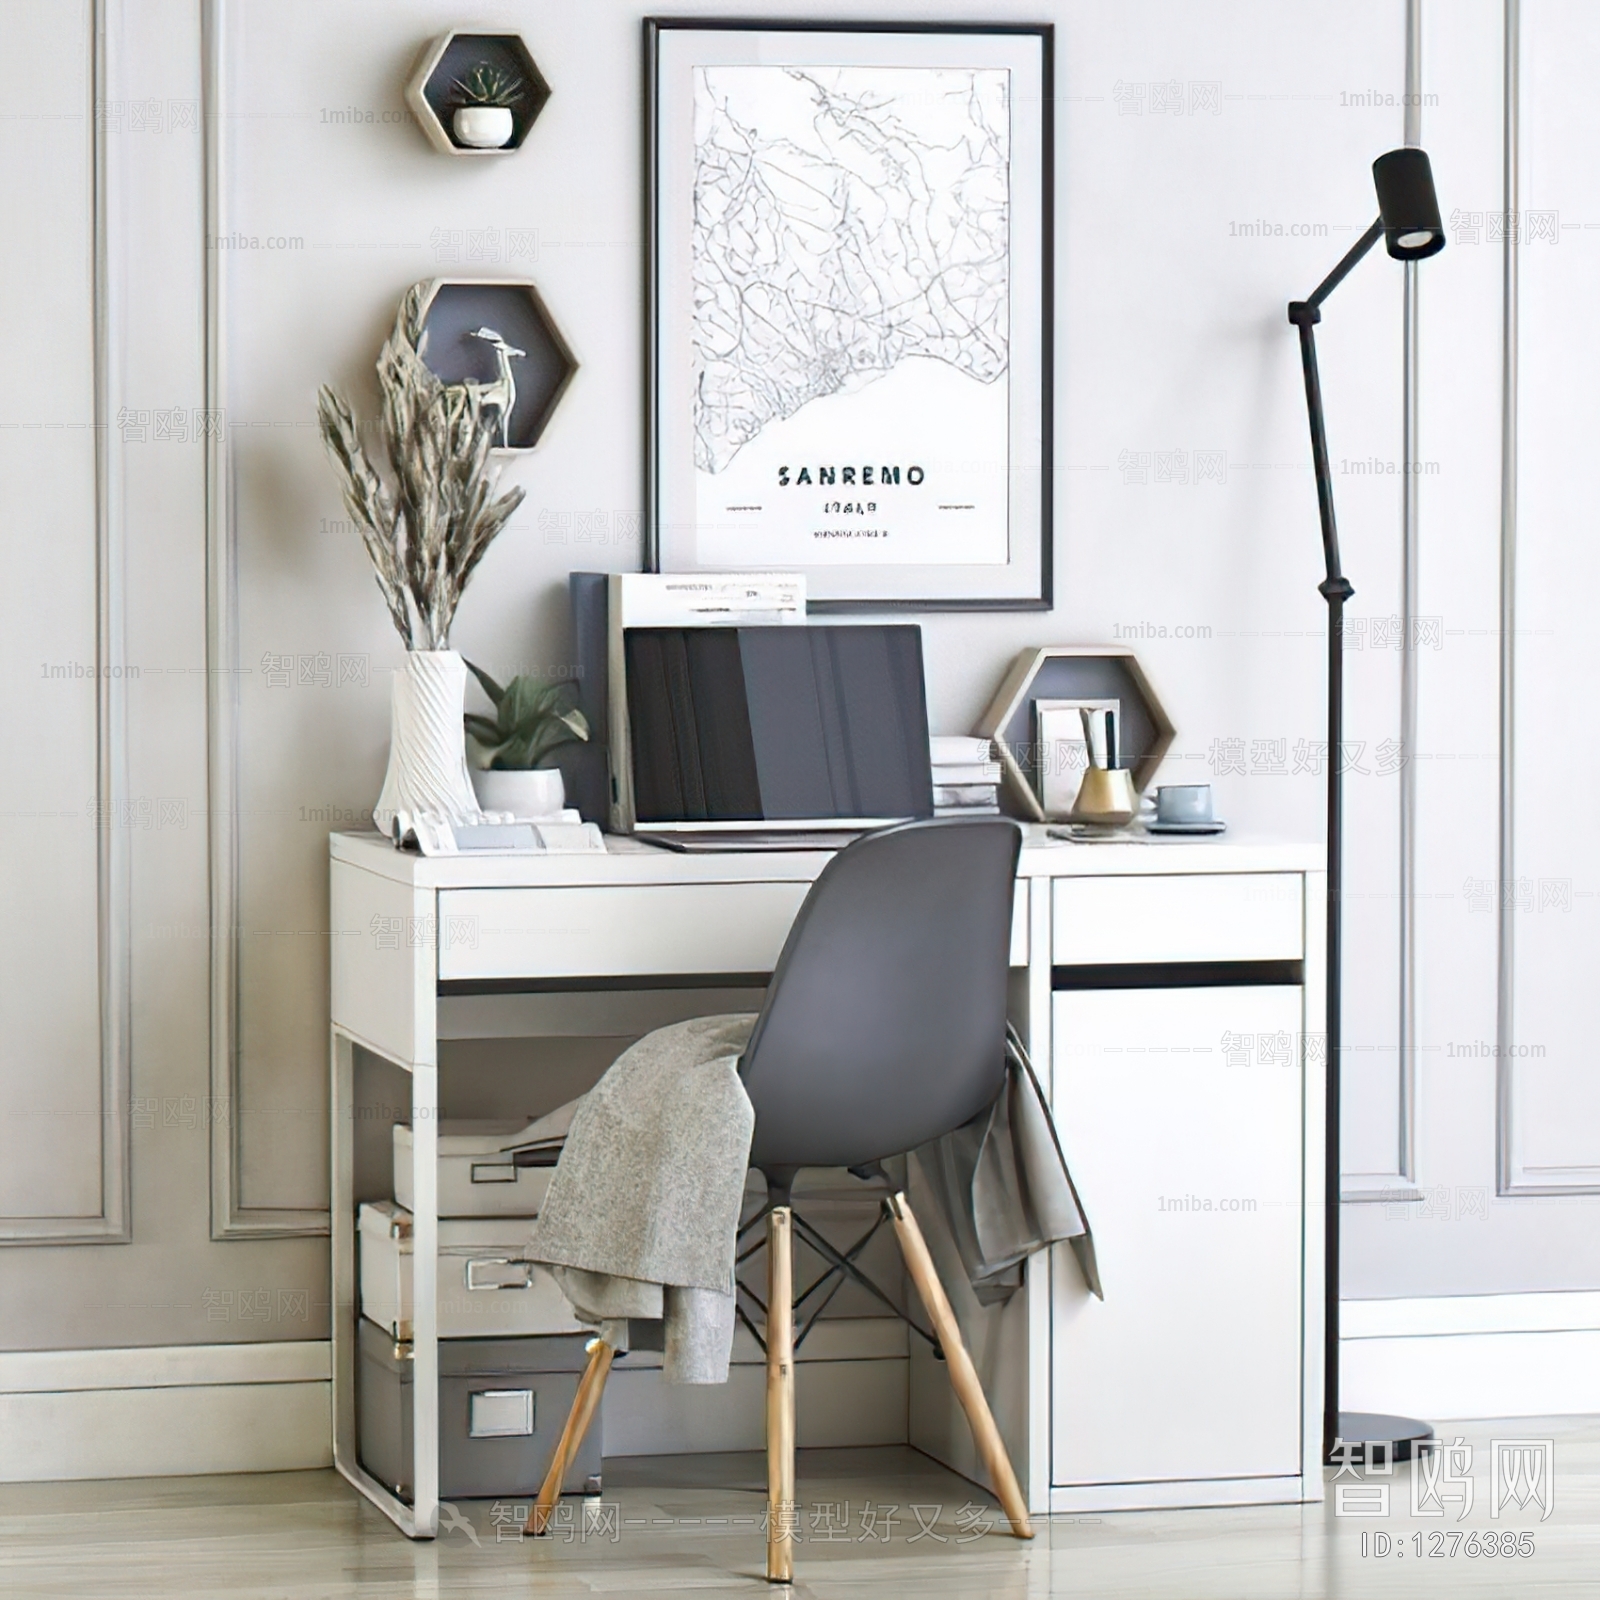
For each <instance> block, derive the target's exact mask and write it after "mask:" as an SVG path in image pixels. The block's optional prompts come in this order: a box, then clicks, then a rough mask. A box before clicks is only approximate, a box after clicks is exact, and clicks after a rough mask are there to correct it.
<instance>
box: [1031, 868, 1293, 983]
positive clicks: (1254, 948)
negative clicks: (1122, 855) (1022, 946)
mask: <svg viewBox="0 0 1600 1600" xmlns="http://www.w3.org/2000/svg"><path fill="white" fill-rule="evenodd" d="M1054 892H1055V899H1054V903H1053V905H1052V908H1051V919H1050V920H1051V940H1050V960H1051V962H1052V964H1053V965H1055V966H1058V967H1061V966H1076V965H1079V964H1083V963H1088V964H1095V965H1099V964H1103V963H1107V962H1129V963H1145V962H1164V961H1170V962H1190V961H1298V960H1301V959H1302V958H1303V957H1304V955H1305V907H1304V900H1303V896H1304V889H1303V882H1302V879H1301V876H1300V874H1299V873H1297V872H1250V873H1245V872H1233V873H1192V874H1182V875H1179V874H1176V873H1174V874H1172V875H1171V876H1165V875H1160V876H1158V875H1152V876H1149V877H1142V876H1141V877H1131V876H1130V877H1125V878H1059V879H1057V880H1056V883H1055V886H1054Z"/></svg>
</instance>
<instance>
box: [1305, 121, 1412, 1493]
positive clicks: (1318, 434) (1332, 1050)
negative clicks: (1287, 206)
mask: <svg viewBox="0 0 1600 1600" xmlns="http://www.w3.org/2000/svg"><path fill="white" fill-rule="evenodd" d="M1372 177H1373V182H1374V183H1375V184H1376V185H1377V189H1378V220H1377V221H1376V222H1374V223H1373V224H1372V226H1371V227H1370V228H1368V229H1367V231H1366V232H1365V233H1364V234H1362V235H1361V237H1360V238H1359V239H1357V240H1356V242H1355V244H1354V245H1352V246H1351V248H1350V250H1349V251H1348V252H1347V253H1346V255H1345V257H1344V259H1343V260H1342V261H1341V262H1340V263H1339V264H1338V266H1336V267H1335V268H1334V269H1333V271H1332V272H1330V273H1329V274H1328V276H1327V277H1326V278H1324V279H1323V280H1322V282H1321V283H1319V284H1318V285H1317V287H1316V288H1315V289H1314V290H1313V291H1312V293H1311V297H1310V298H1309V299H1307V300H1291V301H1290V302H1289V320H1290V321H1291V322H1292V323H1293V324H1294V325H1295V327H1297V328H1298V329H1299V330H1300V360H1301V364H1302V366H1303V367H1304V368H1305V378H1306V408H1307V410H1308V411H1309V412H1310V414H1311V461H1312V465H1313V466H1314V467H1315V469H1316V475H1317V510H1318V512H1319V513H1320V514H1321V517H1322V556H1323V560H1324V562H1325V563H1326V565H1327V569H1328V573H1327V576H1326V577H1325V578H1324V579H1323V580H1322V582H1321V583H1320V584H1318V586H1317V588H1318V592H1319V593H1320V594H1321V595H1322V597H1323V599H1324V600H1326V601H1327V602H1328V1020H1327V1028H1326V1034H1327V1041H1326V1044H1327V1068H1328V1108H1327V1118H1328V1126H1327V1173H1326V1181H1327V1190H1326V1202H1327V1224H1326V1226H1327V1243H1326V1261H1325V1271H1326V1274H1327V1278H1326V1298H1327V1322H1326V1325H1325V1329H1324V1334H1323V1369H1324V1376H1323V1383H1324V1387H1323V1403H1322V1454H1323V1459H1324V1460H1325V1461H1326V1460H1330V1459H1332V1457H1333V1454H1334V1450H1335V1447H1336V1445H1337V1444H1338V1443H1339V1442H1341V1441H1342V1442H1343V1444H1344V1445H1345V1446H1346V1447H1348V1448H1349V1452H1350V1453H1349V1456H1348V1457H1346V1459H1352V1460H1355V1461H1357V1462H1361V1461H1366V1460H1370V1459H1374V1458H1378V1459H1381V1454H1380V1453H1381V1452H1382V1450H1383V1447H1384V1446H1385V1445H1387V1446H1388V1457H1389V1459H1390V1460H1394V1461H1404V1460H1406V1459H1408V1458H1409V1457H1410V1456H1411V1455H1412V1453H1413V1452H1414V1451H1416V1450H1419V1449H1426V1448H1427V1447H1428V1443H1429V1441H1431V1440H1432V1438H1433V1429H1432V1428H1430V1427H1429V1426H1428V1425H1427V1423H1425V1422H1417V1421H1414V1420H1413V1419H1411V1418H1409V1417H1387V1416H1380V1415H1377V1414H1375V1413H1372V1412H1364V1411H1341V1410H1340V1409H1339V1205H1340V1195H1341V1188H1342V1185H1341V1183H1340V1176H1341V1174H1340V1170H1339V1077H1340V1067H1341V1062H1340V1058H1339V1005H1340V988H1341V984H1340V978H1341V975H1342V967H1341V951H1340V938H1339V934H1340V919H1341V915H1342V910H1343V896H1342V890H1343V882H1342V876H1343V874H1342V867H1343V863H1342V860H1341V847H1342V840H1341V833H1342V828H1343V822H1344V796H1343V789H1344V762H1343V759H1342V749H1343V742H1344V603H1345V601H1346V600H1348V599H1349V598H1350V597H1351V595H1353V594H1354V593H1355V590H1354V589H1352V588H1351V586H1350V581H1349V579H1348V578H1346V577H1345V575H1344V572H1343V570H1342V569H1341V567H1340V565H1339V533H1338V529H1337V528H1336V527H1335V525H1334V520H1333V474H1332V473H1331V472H1330V470H1329V468H1328V436H1327V433H1326V431H1325V429H1324V427H1323V420H1322V386H1321V384H1320V383H1319V382H1318V380H1317V344H1316V335H1315V334H1314V332H1313V331H1312V330H1313V329H1314V328H1315V327H1316V325H1317V323H1319V322H1320V321H1321V320H1322V302H1323V301H1324V300H1326V299H1327V298H1328V296H1329V295H1330V294H1332V293H1333V291H1334V290H1335V289H1337V288H1338V287H1339V285H1340V284H1341V283H1343V282H1344V280H1345V277H1346V275H1347V274H1348V273H1349V271H1350V269H1351V268H1352V267H1354V266H1355V264H1356V263H1357V262H1358V261H1360V260H1361V258H1362V257H1363V256H1364V255H1366V253H1367V252H1368V251H1369V250H1370V249H1371V248H1372V247H1373V245H1375V244H1376V243H1377V242H1378V240H1379V238H1380V237H1381V238H1382V239H1383V241H1384V243H1385V245H1386V246H1387V248H1388V251H1389V254H1390V255H1391V256H1393V257H1394V258H1395V260H1396V261H1422V260H1425V259H1426V258H1427V257H1428V256H1432V255H1437V254H1438V253H1439V252H1440V251H1441V250H1443V249H1444V228H1443V227H1442V226H1441V224H1440V221H1439V198H1438V196H1437V195H1436V194H1435V193H1434V188H1433V168H1432V167H1431V166H1430V165H1429V162H1428V157H1427V154H1426V152H1425V151H1422V150H1416V149H1402V150H1391V151H1390V152H1389V153H1388V154H1387V155H1382V156H1379V157H1378V159H1377V160H1376V161H1374V162H1373V163H1372Z"/></svg>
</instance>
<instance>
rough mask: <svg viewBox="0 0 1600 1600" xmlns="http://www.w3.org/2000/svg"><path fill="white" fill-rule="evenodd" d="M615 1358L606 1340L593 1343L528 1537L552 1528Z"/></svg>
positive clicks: (528, 1527) (527, 1530) (529, 1522)
mask: <svg viewBox="0 0 1600 1600" xmlns="http://www.w3.org/2000/svg"><path fill="white" fill-rule="evenodd" d="M615 1354H616V1351H615V1350H614V1349H612V1347H611V1346H610V1345H608V1344H607V1343H606V1342H605V1340H604V1339H592V1340H590V1342H589V1365H588V1366H587V1367H585V1368H584V1369H583V1377H582V1378H580V1379H579V1380H578V1393H577V1395H576V1397H575V1398H574V1400H573V1402H572V1410H571V1411H569V1412H568V1413H567V1421H566V1426H565V1427H564V1428H562V1430H561V1437H560V1439H559V1440H558V1441H557V1442H556V1453H555V1456H554V1457H553V1458H552V1460H551V1462H550V1470H549V1471H548V1472H547V1473H546V1474H545V1475H544V1484H543V1486H542V1487H541V1488H540V1490H539V1498H538V1499H537V1500H535V1501H534V1503H533V1509H532V1510H531V1511H530V1512H529V1513H528V1520H527V1521H526V1522H525V1523H524V1524H523V1526H522V1531H523V1533H524V1534H526V1535H529V1536H531V1537H533V1538H535V1539H537V1538H538V1537H539V1536H540V1535H541V1534H542V1533H543V1532H544V1531H545V1529H546V1528H547V1527H549V1525H550V1517H551V1514H552V1513H553V1512H554V1511H555V1508H556V1505H557V1503H558V1502H559V1501H560V1499H561V1484H562V1480H563V1479H564V1478H565V1477H566V1475H567V1468H568V1467H569V1466H571V1465H572V1461H573V1457H575V1456H576V1455H577V1453H578V1451H579V1450H580V1449H581V1448H582V1447H583V1440H584V1435H585V1434H587V1433H588V1431H589V1424H590V1423H591V1422H592V1421H593V1420H594V1414H595V1412H596V1410H598V1409H599V1405H600V1396H601V1395H602V1394H603V1393H604V1391H605V1386H606V1376H607V1374H608V1373H609V1372H610V1371H611V1358H612V1357H613V1356H614V1355H615Z"/></svg>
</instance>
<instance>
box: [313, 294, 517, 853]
mask: <svg viewBox="0 0 1600 1600" xmlns="http://www.w3.org/2000/svg"><path fill="white" fill-rule="evenodd" d="M427 287H428V286H427V284H426V283H419V284H414V285H413V286H412V287H411V288H410V289H408V290H407V291H406V294H405V297H404V299H403V300H402V301H401V302H400V310H399V313H398V315H397V316H396V317H395V324H394V331H393V332H392V333H391V334H390V335H389V338H388V339H387V340H386V341H385V343H384V346H383V349H382V351H381V352H380V354H379V356H378V387H379V390H380V391H381V394H382V431H383V439H384V445H385V453H386V455H387V457H388V467H389V472H390V476H391V478H392V480H393V481H392V484H391V483H390V482H389V481H386V480H385V478H384V476H383V474H382V473H380V472H379V470H378V468H377V466H376V465H374V463H373V461H372V460H371V458H370V457H369V456H368V454H367V447H366V445H365V443H364V442H363V441H362V438H361V428H360V424H359V423H358V422H357V421H356V418H355V415H354V413H353V412H352V411H351V409H350V406H349V404H348V403H347V402H346V401H345V400H343V399H342V398H340V396H339V395H337V394H335V393H334V391H333V390H332V389H330V388H328V387H327V386H326V385H324V386H323V387H322V388H321V389H320V390H319V391H318V394H317V417H318V422H319V424H320V426H321V431H322V442H323V444H324V445H325V446H326V447H327V451H328V455H329V457H330V458H331V459H332V461H333V465H334V468H335V470H336V471H337V472H338V474H339V478H340V481H341V486H342V487H343V490H344V503H345V505H346V507H348V509H349V511H350V515H351V516H352V517H353V518H354V519H355V522H356V526H357V527H358V528H359V529H360V530H361V537H362V540H363V541H364V543H365V544H366V547H367V555H368V556H369V557H370V558H371V561H372V568H373V574H374V576H375V577H376V578H377V580H378V588H379V589H380V590H381V591H382V593H383V598H384V600H385V602H386V603H387V604H388V607H389V615H390V617H391V618H392V619H393V621H394V625H395V629H396V631H397V632H398V633H399V635H400V638H401V641H402V642H403V643H404V645H405V647H406V664H405V670H404V671H403V672H401V673H398V674H397V675H396V677H395V684H394V698H393V701H392V705H391V711H392V715H391V721H390V734H389V769H388V772H387V773H386V774H385V776H384V780H383V792H382V793H381V794H380V795H379V796H378V803H377V805H376V806H375V807H374V808H373V821H374V822H375V824H376V825H377V827H378V828H379V829H380V830H382V831H383V832H388V831H389V830H390V829H391V828H392V827H393V826H394V821H395V817H396V815H397V814H398V813H399V812H401V811H408V812H411V813H417V812H426V813H438V814H442V815H443V816H446V817H448V818H449V819H450V820H451V821H452V822H461V821H471V820H473V819H474V818H476V817H477V816H479V815H480V812H479V807H478V802H477V800H476V798H475V797H474V795H473V790H472V781H471V779H470V778H469V777H468V775H467V759H466V741H465V737H464V735H463V732H462V725H461V716H462V711H463V709H464V707H465V703H466V692H467V672H466V667H465V665H464V664H463V662H462V660H461V657H460V656H459V655H457V654H456V652H455V651H454V650H452V649H451V648H450V624H451V622H452V621H453V619H454V617H455V613H456V606H457V605H458V604H459V603H460V600H461V594H462V591H463V590H464V589H465V588H466V586H467V580H468V579H469V578H470V577H471V576H472V574H473V572H474V571H475V570H476V568H477V565H478V563H479V561H481V560H482V559H483V556H484V552H485V551H487V550H488V548H489V545H490V543H491V542H492V541H493V539H494V538H495V536H496V535H497V534H498V533H499V532H500V530H501V529H502V528H503V527H505V525H506V523H507V521H508V520H509V519H510V517H511V513H512V512H513V511H515V510H516V509H517V507H518V506H519V505H520V504H521V503H522V496H523V491H522V490H521V489H520V488H516V489H512V490H510V491H509V492H508V493H506V494H503V495H500V496H499V497H498V498H495V495H494V489H495V484H496V480H497V478H498V476H499V473H498V469H496V468H495V467H494V466H492V465H491V461H490V452H491V451H492V450H493V449H494V448H495V445H496V442H497V441H498V439H499V435H500V419H499V412H498V404H497V403H496V402H495V401H494V400H493V397H492V396H491V397H489V398H488V399H487V401H486V397H485V394H484V389H483V386H482V385H480V384H475V383H444V382H442V381H441V380H440V379H439V378H438V377H437V376H436V375H435V374H434V373H433V372H432V371H430V370H429V368H428V366H427V364H426V363H425V362H424V360H423V359H422V350H423V344H424V342H425V339H426V335H425V333H424V332H423V328H422V308H423V304H424V297H425V294H426V291H427Z"/></svg>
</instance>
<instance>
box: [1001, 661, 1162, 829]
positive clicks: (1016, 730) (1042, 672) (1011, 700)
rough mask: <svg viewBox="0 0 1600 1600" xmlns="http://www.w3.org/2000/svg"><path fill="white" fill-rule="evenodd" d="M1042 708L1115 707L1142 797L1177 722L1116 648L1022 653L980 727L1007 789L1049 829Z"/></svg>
mask: <svg viewBox="0 0 1600 1600" xmlns="http://www.w3.org/2000/svg"><path fill="white" fill-rule="evenodd" d="M1036 700H1087V701H1094V702H1096V703H1098V704H1104V703H1105V702H1106V701H1115V702H1116V704H1117V707H1118V711H1119V717H1118V724H1119V727H1120V729H1121V739H1120V743H1121V746H1122V759H1123V765H1125V766H1127V767H1129V768H1131V769H1132V771H1133V783H1134V787H1135V788H1136V789H1138V790H1139V791H1140V792H1141V793H1142V792H1143V791H1144V788H1145V786H1146V785H1147V784H1148V783H1149V782H1150V780H1151V779H1152V778H1153V777H1154V776H1155V774H1156V768H1157V767H1159V766H1160V765H1161V758H1162V757H1163V756H1164V755H1165V754H1166V753H1167V751H1168V749H1169V748H1170V747H1171V745H1172V737H1173V733H1174V731H1175V730H1174V729H1173V726H1172V722H1171V719H1170V718H1169V717H1168V716H1167V713H1166V711H1165V710H1164V709H1163V708H1162V705H1161V702H1160V701H1159V700H1158V699H1157V698H1156V692H1155V690H1154V689H1152V688H1151V687H1150V680H1149V679H1148V678H1147V677H1146V676H1145V675H1144V669H1143V668H1142V667H1140V665H1139V662H1138V660H1137V658H1136V657H1135V656H1134V653H1133V652H1132V651H1131V650H1128V649H1125V648H1124V647H1122V646H1121V645H1114V644H1083V645H1077V644H1049V645H1039V646H1035V647H1033V648H1031V649H1028V650H1024V651H1023V652H1022V653H1021V654H1020V655H1019V656H1018V657H1017V658H1016V660H1014V661H1013V662H1012V663H1011V668H1010V670H1009V671H1008V672H1007V673H1006V675H1005V679H1004V681H1003V682H1002V683H1001V685H1000V688H999V690H998V691H997V692H996V694H995V697H994V699H993V700H991V701H990V702H989V709H988V710H987V711H986V712H984V714H983V717H982V718H981V719H980V721H979V723H978V727H977V732H978V734H979V735H980V736H981V737H984V738H989V739H993V740H994V742H995V746H996V748H997V750H998V751H999V755H1000V765H1001V768H1002V770H1003V771H1004V773H1005V784H1006V789H1007V791H1008V792H1009V793H1010V795H1011V797H1012V798H1013V799H1014V800H1015V801H1016V803H1017V805H1018V807H1019V809H1020V810H1021V811H1022V814H1023V815H1024V816H1026V817H1030V818H1032V819H1033V821H1035V822H1044V821H1045V820H1047V819H1046V817H1045V810H1044V807H1043V805H1041V804H1040V801H1039V767H1038V745H1037V737H1038V736H1037V733H1036V731H1035V729H1034V709H1033V708H1034V702H1035V701H1036Z"/></svg>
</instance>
